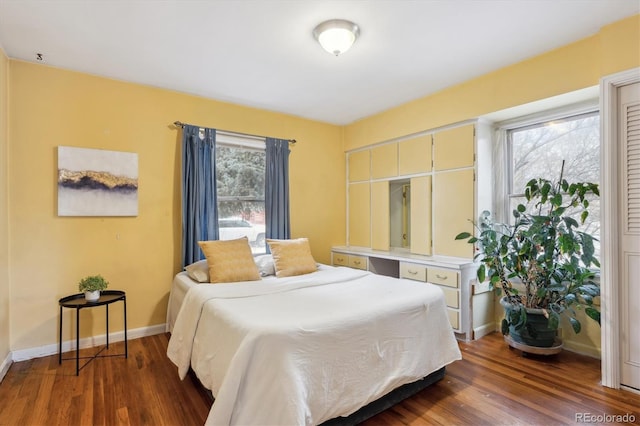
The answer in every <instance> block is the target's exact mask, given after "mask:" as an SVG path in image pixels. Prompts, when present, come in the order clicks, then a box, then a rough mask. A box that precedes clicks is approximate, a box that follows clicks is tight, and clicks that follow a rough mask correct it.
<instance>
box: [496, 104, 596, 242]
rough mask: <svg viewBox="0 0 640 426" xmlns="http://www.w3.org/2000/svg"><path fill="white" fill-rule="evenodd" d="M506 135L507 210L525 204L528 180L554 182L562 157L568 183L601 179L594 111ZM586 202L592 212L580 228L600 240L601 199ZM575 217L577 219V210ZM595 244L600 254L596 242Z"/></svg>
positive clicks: (558, 172) (564, 176)
mask: <svg viewBox="0 0 640 426" xmlns="http://www.w3.org/2000/svg"><path fill="white" fill-rule="evenodd" d="M507 136H508V149H509V153H510V155H509V158H510V163H509V166H510V177H511V178H510V179H509V207H510V211H512V210H513V209H515V208H516V206H517V205H518V204H526V199H525V197H524V187H525V185H526V183H527V182H528V181H529V180H531V179H534V178H538V177H542V178H545V179H549V180H551V181H557V180H558V178H559V177H560V170H561V167H562V161H563V160H564V162H565V166H564V172H563V178H564V179H566V180H567V181H568V182H593V183H599V181H600V116H599V114H598V112H597V111H596V112H590V113H586V114H580V115H574V116H570V117H564V118H560V119H557V120H551V121H545V122H541V123H537V124H533V125H530V126H526V127H520V128H514V129H511V130H509V131H508V132H507ZM589 201H590V211H591V214H590V215H589V217H588V218H587V220H586V221H585V224H584V225H583V226H582V227H581V230H582V231H585V232H588V233H589V234H591V235H592V236H593V237H594V238H596V239H599V237H600V199H599V198H593V199H591V200H589ZM527 208H528V209H532V208H533V206H527ZM510 216H511V215H510ZM575 219H576V220H578V222H580V217H579V213H576V216H575ZM596 245H597V246H596V251H597V253H599V244H598V243H596Z"/></svg>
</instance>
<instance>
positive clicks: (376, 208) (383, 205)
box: [371, 181, 389, 250]
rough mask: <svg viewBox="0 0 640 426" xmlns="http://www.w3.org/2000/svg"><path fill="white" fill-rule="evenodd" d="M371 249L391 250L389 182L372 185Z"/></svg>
mask: <svg viewBox="0 0 640 426" xmlns="http://www.w3.org/2000/svg"><path fill="white" fill-rule="evenodd" d="M371 248H372V249H375V250H389V182H387V181H382V182H373V183H372V184H371Z"/></svg>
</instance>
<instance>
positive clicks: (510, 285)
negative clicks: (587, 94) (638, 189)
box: [456, 162, 600, 347]
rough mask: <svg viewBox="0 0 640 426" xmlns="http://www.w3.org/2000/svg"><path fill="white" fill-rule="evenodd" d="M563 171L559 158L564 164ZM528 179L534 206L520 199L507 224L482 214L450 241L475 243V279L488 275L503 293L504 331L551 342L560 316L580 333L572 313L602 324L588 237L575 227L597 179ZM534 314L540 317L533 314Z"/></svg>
mask: <svg viewBox="0 0 640 426" xmlns="http://www.w3.org/2000/svg"><path fill="white" fill-rule="evenodd" d="M562 169H564V162H563V165H562ZM562 175H563V170H561V172H560V179H559V180H558V181H557V182H551V181H549V180H546V179H541V178H539V179H532V180H531V181H529V182H528V183H527V185H526V187H525V197H526V199H527V201H528V202H529V203H530V205H531V206H532V207H533V209H530V210H528V209H527V208H526V207H525V206H524V205H523V204H520V205H518V206H517V207H516V209H514V210H513V219H514V221H513V224H510V223H497V222H494V221H493V219H492V217H491V215H490V213H489V212H483V214H482V215H481V217H480V220H479V222H478V223H475V227H476V229H477V234H476V236H473V235H471V234H469V233H468V232H463V233H461V234H459V235H458V236H457V237H456V239H459V240H460V239H466V240H467V241H468V242H469V243H471V244H475V245H476V246H477V248H478V253H477V255H476V256H475V258H476V260H477V261H479V263H480V265H479V268H478V273H477V276H478V280H479V281H480V282H483V281H485V280H488V281H489V283H490V285H491V286H492V287H495V288H497V290H498V294H499V295H500V294H501V295H502V296H503V298H502V299H501V304H502V306H503V307H504V309H505V318H504V319H503V320H502V333H503V334H505V335H507V334H508V335H509V336H510V338H511V339H512V340H514V341H516V342H518V343H524V344H526V345H529V346H536V347H550V346H552V345H553V344H554V341H555V339H556V330H557V329H558V326H559V324H560V317H561V316H565V317H567V318H568V320H569V322H570V324H571V327H572V328H573V331H574V332H576V333H579V332H580V330H581V324H580V321H579V320H578V319H577V318H576V311H577V310H580V309H584V312H585V313H586V315H587V317H589V318H591V319H593V320H594V321H596V322H597V323H600V312H599V311H598V310H597V308H596V305H595V304H594V299H595V298H596V297H597V296H599V295H600V287H599V285H598V283H597V281H596V280H595V272H594V271H593V270H592V269H591V267H592V266H595V267H599V266H600V264H599V262H598V259H596V257H595V249H594V244H593V240H594V239H593V237H591V235H589V234H587V233H584V232H582V231H580V230H578V227H579V223H578V220H576V219H575V218H574V216H577V215H579V220H580V221H581V222H583V223H584V221H585V219H586V218H587V216H588V215H589V211H588V208H589V201H588V199H587V197H588V196H591V197H597V196H598V195H599V190H598V185H597V184H595V183H588V182H587V183H584V182H580V183H569V182H567V181H566V180H565V179H563V176H562ZM537 318H539V319H537Z"/></svg>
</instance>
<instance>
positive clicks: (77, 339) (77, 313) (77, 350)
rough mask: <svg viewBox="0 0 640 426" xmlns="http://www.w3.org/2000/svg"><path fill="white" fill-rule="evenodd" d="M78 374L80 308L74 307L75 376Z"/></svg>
mask: <svg viewBox="0 0 640 426" xmlns="http://www.w3.org/2000/svg"><path fill="white" fill-rule="evenodd" d="M79 375H80V309H76V376H79Z"/></svg>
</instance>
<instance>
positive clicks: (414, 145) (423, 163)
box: [398, 135, 432, 176]
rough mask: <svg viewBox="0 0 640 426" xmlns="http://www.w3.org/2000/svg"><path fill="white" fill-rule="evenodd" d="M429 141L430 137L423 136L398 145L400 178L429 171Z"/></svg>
mask: <svg viewBox="0 0 640 426" xmlns="http://www.w3.org/2000/svg"><path fill="white" fill-rule="evenodd" d="M431 141H432V137H431V135H425V136H419V137H417V138H413V139H408V140H406V141H402V142H400V143H399V144H398V160H399V161H398V169H399V170H398V172H399V174H400V176H404V175H412V174H415V173H428V172H430V171H431V143H432V142H431Z"/></svg>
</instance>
